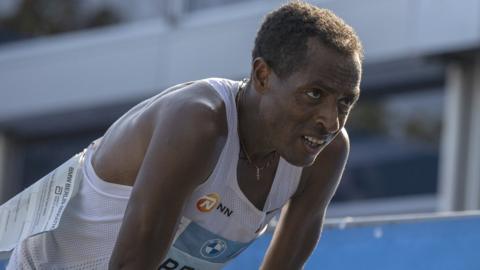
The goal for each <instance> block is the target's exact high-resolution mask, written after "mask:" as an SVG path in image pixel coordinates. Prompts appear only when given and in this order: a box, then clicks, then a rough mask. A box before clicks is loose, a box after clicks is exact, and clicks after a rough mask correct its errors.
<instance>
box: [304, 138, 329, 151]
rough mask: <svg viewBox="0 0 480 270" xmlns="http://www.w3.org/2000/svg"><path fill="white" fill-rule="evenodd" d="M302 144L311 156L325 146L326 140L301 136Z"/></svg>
mask: <svg viewBox="0 0 480 270" xmlns="http://www.w3.org/2000/svg"><path fill="white" fill-rule="evenodd" d="M302 139H303V144H304V145H305V146H306V147H307V150H308V152H310V153H312V154H316V153H318V152H319V151H320V150H321V149H322V147H323V146H324V145H325V144H326V142H327V140H326V139H320V138H317V137H312V136H302Z"/></svg>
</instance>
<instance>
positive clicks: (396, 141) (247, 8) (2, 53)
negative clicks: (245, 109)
mask: <svg viewBox="0 0 480 270" xmlns="http://www.w3.org/2000/svg"><path fill="white" fill-rule="evenodd" d="M283 2H284V1H279V0H264V1H253V0H223V1H222V0H162V1H160V0H135V1H134V0H124V1H113V0H82V1H80V0H1V1H0V202H5V201H7V200H8V199H9V198H11V197H12V196H13V195H15V194H16V193H18V192H19V191H21V190H22V189H24V188H25V187H27V186H29V185H30V184H32V183H33V182H35V181H36V180H37V179H39V178H40V177H42V176H43V175H45V174H47V173H48V172H49V171H51V170H52V169H54V168H55V167H57V166H58V165H60V164H61V163H63V162H64V161H65V160H66V159H67V158H69V157H70V156H72V155H73V154H74V153H76V152H79V151H80V150H82V149H83V148H84V147H86V146H87V145H88V144H89V142H91V141H92V140H93V139H95V138H97V137H100V136H102V134H103V133H104V132H105V130H106V129H107V128H108V127H109V125H110V124H112V122H113V121H114V120H115V119H116V118H118V117H119V116H120V115H121V114H123V113H124V112H126V111H127V110H128V109H129V108H130V107H132V106H133V105H135V104H136V103H138V102H139V101H141V100H143V99H145V98H147V97H150V96H152V95H155V94H157V93H159V92H160V91H162V90H163V89H165V88H167V87H169V86H171V85H173V84H177V83H180V82H184V81H190V80H196V79H201V78H206V77H226V78H230V79H241V78H243V77H246V76H247V75H248V74H249V71H250V53H251V49H252V47H253V41H254V38H255V33H256V30H257V28H258V26H259V25H260V23H261V20H262V18H263V16H264V15H265V14H266V13H267V12H268V11H270V10H272V9H274V8H276V7H278V6H279V5H281V4H282V3H283ZM309 2H311V3H313V4H316V5H318V6H320V7H324V8H328V9H331V10H333V11H334V12H335V13H336V14H338V15H339V16H341V17H342V18H343V19H344V20H345V21H346V22H347V23H349V24H350V25H352V26H353V27H354V28H355V29H356V31H357V32H358V34H359V36H360V38H361V39H362V41H363V43H364V46H365V62H364V78H363V82H362V96H361V99H360V102H359V104H358V105H357V106H356V107H355V109H354V111H353V113H352V117H351V119H350V120H349V123H348V130H349V133H350V137H351V144H352V147H351V154H350V160H349V163H348V165H347V168H346V171H345V173H344V177H343V180H342V183H341V185H340V187H339V190H338V192H337V194H336V195H335V197H334V200H333V203H332V204H331V206H330V208H329V211H328V216H329V217H342V216H367V215H380V214H399V213H425V212H436V211H452V210H454V211H456V210H466V209H479V208H480V166H479V165H480V164H479V160H480V79H479V78H480V76H477V73H479V72H480V58H479V57H478V48H479V44H480V1H479V0H462V1H453V0H387V1H386V0H362V1H358V0H323V1H309ZM479 75H480V74H479ZM119 147H121V146H119Z"/></svg>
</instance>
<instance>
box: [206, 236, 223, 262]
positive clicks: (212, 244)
mask: <svg viewBox="0 0 480 270" xmlns="http://www.w3.org/2000/svg"><path fill="white" fill-rule="evenodd" d="M226 249H227V243H225V241H223V240H221V239H212V240H208V241H207V242H205V244H203V246H202V249H201V250H200V254H202V256H203V257H205V258H215V257H218V256H220V255H221V254H222V253H223V252H224V251H225V250H226Z"/></svg>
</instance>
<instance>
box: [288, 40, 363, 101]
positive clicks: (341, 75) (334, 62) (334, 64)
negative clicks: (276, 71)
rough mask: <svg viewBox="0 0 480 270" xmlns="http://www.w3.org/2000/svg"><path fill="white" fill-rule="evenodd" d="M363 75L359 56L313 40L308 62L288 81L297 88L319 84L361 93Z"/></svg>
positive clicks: (329, 87) (332, 88) (309, 42)
mask: <svg viewBox="0 0 480 270" xmlns="http://www.w3.org/2000/svg"><path fill="white" fill-rule="evenodd" d="M360 77H361V63H360V59H359V57H358V55H344V54H341V53H340V52H337V51H336V50H334V49H332V48H329V47H327V46H325V45H323V44H322V43H320V42H319V41H317V40H314V39H310V40H309V41H308V52H307V58H306V63H305V64H304V65H303V66H302V67H300V69H299V70H298V71H296V72H294V73H293V74H292V75H291V76H290V77H289V78H288V80H289V81H291V83H293V84H294V85H295V87H296V88H300V87H318V88H322V89H324V90H328V91H330V92H332V91H334V92H337V93H338V94H358V92H359V86H360Z"/></svg>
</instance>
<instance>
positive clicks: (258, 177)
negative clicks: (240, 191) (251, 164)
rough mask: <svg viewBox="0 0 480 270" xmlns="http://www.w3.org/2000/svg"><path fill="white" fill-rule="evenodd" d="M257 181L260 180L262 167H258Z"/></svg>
mask: <svg viewBox="0 0 480 270" xmlns="http://www.w3.org/2000/svg"><path fill="white" fill-rule="evenodd" d="M257 181H260V168H257Z"/></svg>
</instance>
